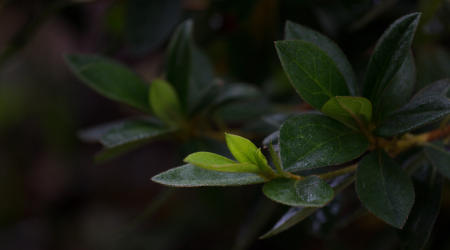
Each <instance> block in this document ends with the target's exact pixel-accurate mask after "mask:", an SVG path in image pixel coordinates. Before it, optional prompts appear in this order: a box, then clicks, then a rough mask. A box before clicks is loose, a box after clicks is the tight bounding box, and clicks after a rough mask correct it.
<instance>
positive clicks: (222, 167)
mask: <svg viewBox="0 0 450 250" xmlns="http://www.w3.org/2000/svg"><path fill="white" fill-rule="evenodd" d="M184 162H186V163H190V164H192V165H194V166H197V167H201V168H204V169H208V170H214V171H220V172H242V173H259V168H258V166H257V165H255V164H251V163H246V162H244V163H237V162H235V161H233V160H231V159H228V158H226V157H223V156H221V155H218V154H214V153H210V152H196V153H192V154H190V155H188V156H187V157H186V158H185V159H184Z"/></svg>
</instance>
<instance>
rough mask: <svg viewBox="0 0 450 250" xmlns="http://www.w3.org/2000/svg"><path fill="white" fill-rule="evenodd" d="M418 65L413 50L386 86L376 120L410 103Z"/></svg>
mask: <svg viewBox="0 0 450 250" xmlns="http://www.w3.org/2000/svg"><path fill="white" fill-rule="evenodd" d="M415 83H416V67H415V65H414V58H413V55H412V52H411V51H410V52H409V53H408V56H407V57H406V59H405V61H404V62H403V64H402V66H401V67H400V69H399V70H398V71H397V73H396V74H395V75H394V77H393V78H392V80H391V82H390V83H389V84H388V86H387V87H386V88H385V90H384V91H383V93H382V94H381V97H380V99H379V100H381V101H379V102H378V104H377V105H378V107H377V108H376V110H377V113H376V114H375V115H376V117H374V120H375V121H377V122H379V121H382V120H383V119H384V118H386V116H388V115H389V114H390V113H392V111H395V110H397V109H399V108H401V107H402V106H403V105H405V104H406V103H408V101H409V100H410V99H411V95H412V94H413V92H414V89H415V87H416V85H415Z"/></svg>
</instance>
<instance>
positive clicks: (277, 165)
mask: <svg viewBox="0 0 450 250" xmlns="http://www.w3.org/2000/svg"><path fill="white" fill-rule="evenodd" d="M269 153H270V157H271V158H272V162H273V165H274V166H275V169H276V170H277V172H278V173H280V174H281V173H283V172H284V171H283V168H282V167H281V159H280V156H279V155H278V154H277V152H275V149H274V148H273V145H272V143H269Z"/></svg>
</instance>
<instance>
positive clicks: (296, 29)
mask: <svg viewBox="0 0 450 250" xmlns="http://www.w3.org/2000/svg"><path fill="white" fill-rule="evenodd" d="M284 32H285V34H284V36H285V39H286V40H295V39H299V40H304V41H307V42H310V43H313V44H314V45H316V46H317V47H319V48H320V49H322V50H323V51H324V52H325V53H327V55H328V56H329V57H330V58H331V59H332V60H333V61H334V63H335V64H336V66H337V67H338V69H339V71H340V72H341V74H342V76H343V77H344V78H345V82H346V83H347V86H348V88H349V91H350V94H351V95H357V93H358V87H357V82H356V76H355V73H354V72H353V68H352V66H351V65H350V63H349V61H348V59H347V57H346V56H345V54H344V53H343V52H342V50H341V49H340V48H339V47H338V46H337V44H336V43H334V42H333V41H332V40H330V39H329V38H328V37H326V36H324V35H322V34H321V33H319V32H317V31H315V30H312V29H309V28H307V27H305V26H302V25H300V24H296V23H294V22H291V21H287V22H286V25H285V28H284Z"/></svg>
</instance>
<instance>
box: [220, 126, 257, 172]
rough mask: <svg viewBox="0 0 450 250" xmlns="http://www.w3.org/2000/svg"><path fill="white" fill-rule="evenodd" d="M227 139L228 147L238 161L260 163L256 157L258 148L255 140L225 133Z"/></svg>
mask: <svg viewBox="0 0 450 250" xmlns="http://www.w3.org/2000/svg"><path fill="white" fill-rule="evenodd" d="M225 140H226V142H227V146H228V149H229V150H230V152H231V154H232V155H233V156H234V158H235V159H236V160H237V161H239V162H247V163H253V164H258V162H257V159H256V158H257V156H256V154H257V152H256V151H257V150H258V148H257V147H256V146H255V144H253V142H251V141H250V140H248V139H247V138H244V137H242V136H238V135H233V134H229V133H225Z"/></svg>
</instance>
